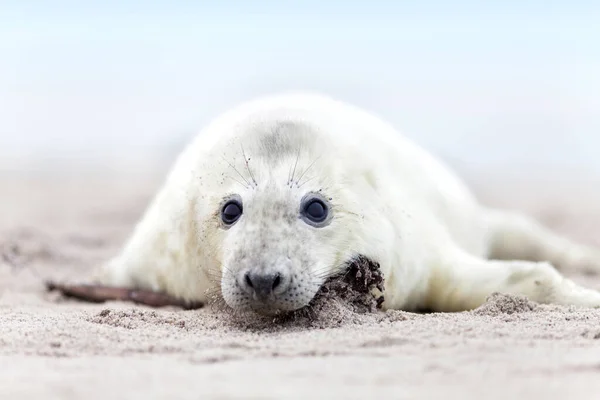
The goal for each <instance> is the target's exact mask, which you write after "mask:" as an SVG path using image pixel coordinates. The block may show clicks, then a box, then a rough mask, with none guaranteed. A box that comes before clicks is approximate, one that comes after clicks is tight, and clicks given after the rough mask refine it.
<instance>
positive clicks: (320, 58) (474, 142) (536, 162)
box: [0, 0, 600, 176]
mask: <svg viewBox="0 0 600 400" xmlns="http://www.w3.org/2000/svg"><path fill="white" fill-rule="evenodd" d="M598 21H600V3H597V2H596V3H594V2H591V1H588V2H585V1H573V2H570V3H569V2H558V1H545V2H542V1H521V2H517V1H505V2H497V3H495V4H483V3H481V2H475V1H456V2H453V3H452V4H448V3H446V2H443V1H441V0H437V1H420V2H416V1H405V2H396V3H393V2H390V1H372V2H369V3H368V4H367V3H366V2H357V1H346V2H342V1H340V0H336V1H330V2H327V3H320V2H317V1H316V0H309V1H304V2H302V3H301V4H300V3H294V4H292V3H283V2H274V1H262V2H251V1H247V2H243V1H223V2H219V3H216V2H212V3H211V2H207V1H198V2H192V1H173V2H169V3H167V2H152V1H147V2H142V1H132V0H129V1H128V0H125V1H121V2H116V1H114V0H109V1H104V2H101V3H100V2H95V3H94V2H88V3H87V4H84V3H83V2H75V1H45V2H44V1H13V0H11V1H3V2H0V51H1V52H2V54H3V56H2V62H0V88H1V90H0V113H1V115H0V160H3V162H0V168H5V166H6V165H10V164H13V163H14V164H15V165H16V164H18V163H20V162H22V163H27V162H31V161H32V160H33V161H39V160H53V161H56V162H59V161H60V162H61V163H63V164H66V165H69V164H73V165H75V164H81V163H86V162H92V163H93V162H97V163H103V162H108V160H113V159H121V160H126V159H128V158H136V159H140V160H144V159H152V158H155V157H159V158H161V157H167V158H168V157H172V156H173V155H174V154H176V152H177V151H178V150H179V149H180V148H181V147H182V146H183V145H185V143H187V141H188V140H190V139H191V137H192V136H193V135H194V134H195V133H196V132H197V131H198V130H199V129H200V128H202V126H203V125H204V124H206V123H207V122H208V121H209V120H210V119H212V118H213V117H215V116H216V115H217V114H218V113H220V112H223V111H225V110H226V109H228V108H230V107H233V106H235V105H237V104H238V103H240V102H241V101H244V100H248V99H251V98H253V97H255V96H259V95H262V94H267V93H275V92H283V91H293V90H302V91H306V90H308V91H317V92H321V93H324V94H327V95H330V96H333V97H335V98H338V99H340V100H344V101H347V102H350V103H353V104H356V105H358V106H361V107H364V108H366V109H368V110H370V111H371V112H373V113H375V114H377V115H379V116H381V117H382V118H384V119H386V120H387V121H389V122H391V123H392V124H393V125H394V126H395V127H396V128H397V129H398V130H399V131H400V132H402V133H403V134H405V135H407V136H409V137H410V138H412V139H413V140H415V141H416V142H417V143H419V144H420V145H422V146H423V147H425V148H427V149H428V150H430V151H432V152H435V153H436V154H438V155H440V156H441V157H443V158H445V159H447V160H449V161H450V162H451V163H453V165H460V166H461V168H463V169H467V170H479V169H510V168H513V169H515V170H519V169H521V168H528V169H531V170H532V171H533V170H540V171H548V173H553V172H550V171H551V170H552V169H558V170H560V169H565V170H577V171H581V172H585V173H587V174H590V175H595V176H600V157H597V155H596V153H597V151H596V150H597V149H600V78H599V74H598V71H600V46H599V45H598V40H599V39H600V23H598Z"/></svg>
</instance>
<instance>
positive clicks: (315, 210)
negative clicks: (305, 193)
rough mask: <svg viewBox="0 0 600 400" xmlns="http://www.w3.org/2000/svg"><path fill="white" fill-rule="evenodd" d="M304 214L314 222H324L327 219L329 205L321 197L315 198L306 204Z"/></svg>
mask: <svg viewBox="0 0 600 400" xmlns="http://www.w3.org/2000/svg"><path fill="white" fill-rule="evenodd" d="M304 216H305V217H306V218H307V219H309V220H310V221H312V222H316V223H319V222H323V221H325V219H327V206H326V205H325V203H323V202H322V201H321V200H319V199H313V200H310V201H308V202H307V203H306V205H305V206H304Z"/></svg>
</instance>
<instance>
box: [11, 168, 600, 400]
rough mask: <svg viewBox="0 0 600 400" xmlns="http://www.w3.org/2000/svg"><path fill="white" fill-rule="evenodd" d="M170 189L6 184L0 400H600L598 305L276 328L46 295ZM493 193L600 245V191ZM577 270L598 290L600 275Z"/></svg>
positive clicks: (76, 182)
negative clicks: (48, 282)
mask: <svg viewBox="0 0 600 400" xmlns="http://www.w3.org/2000/svg"><path fill="white" fill-rule="evenodd" d="M161 178H162V176H161V174H160V173H159V174H156V173H141V172H138V173H133V172H132V173H120V174H112V173H83V172H82V173H79V174H77V173H71V174H69V175H66V174H49V173H48V174H41V173H29V174H24V173H14V172H13V173H3V174H0V204H1V205H2V212H1V213H0V254H1V258H0V398H1V399H30V398H43V399H53V398H57V399H58V398H60V399H86V400H91V399H107V398H144V399H149V398H157V399H158V398H164V399H173V398H177V399H207V398H265V399H266V398H273V399H275V398H308V397H309V396H312V397H315V398H363V399H365V398H382V397H384V396H387V397H388V398H395V399H396V398H399V399H401V398H407V399H417V398H445V399H448V398H452V399H455V398H456V399H517V398H518V399H565V398H569V399H596V398H599V396H600V310H598V311H596V310H582V309H575V308H568V307H557V306H540V305H536V304H533V303H531V302H529V301H527V300H526V299H523V298H518V297H510V296H500V295H498V296H492V297H491V298H490V299H489V300H488V302H487V303H486V304H485V305H484V306H482V307H481V308H479V309H477V310H474V311H472V312H464V313H455V314H411V313H405V312H387V313H367V314H361V313H356V312H354V311H352V310H349V309H347V308H344V307H343V305H340V304H333V303H332V308H331V309H330V310H328V312H329V314H327V315H326V316H327V317H328V318H325V319H323V318H322V317H321V319H319V320H318V323H313V324H306V323H304V322H302V321H300V322H297V323H289V324H283V325H277V326H276V325H273V324H264V323H263V322H260V323H258V322H257V323H252V322H248V321H246V323H238V322H236V321H235V320H232V319H231V318H230V317H227V316H224V315H222V314H219V313H218V312H215V311H214V310H210V309H201V310H190V311H184V310H179V309H176V308H164V309H151V308H148V307H143V306H138V305H133V304H130V303H120V302H111V303H105V304H89V303H81V302H78V301H75V300H66V299H63V298H61V297H60V296H58V295H56V294H48V293H45V292H44V287H43V279H46V278H52V279H58V280H60V279H69V280H71V281H73V280H75V281H77V280H83V279H85V277H86V274H87V273H89V270H90V268H91V267H93V266H94V265H97V264H98V263H100V262H102V261H104V260H106V259H108V258H109V257H111V256H112V255H114V254H115V253H116V252H117V251H118V249H119V246H120V245H121V244H122V243H123V241H124V240H125V238H126V237H127V235H128V234H129V233H130V231H131V229H132V227H133V224H134V223H135V221H136V220H137V219H138V218H139V216H140V215H141V213H142V212H143V210H144V207H145V205H146V204H147V202H148V200H149V196H150V195H151V194H152V193H153V191H154V190H155V189H156V187H157V185H158V184H159V183H160V179H161ZM490 185H491V182H489V181H488V182H487V183H486V184H483V183H482V184H481V185H479V186H478V187H477V190H478V192H479V193H481V195H482V198H483V199H484V200H485V201H486V202H488V203H491V204H499V205H503V206H507V207H511V208H516V209H522V210H524V211H526V212H529V213H531V214H533V215H535V216H537V217H539V218H540V219H542V220H543V221H544V223H546V224H547V225H549V226H551V227H553V228H555V229H556V230H558V231H561V232H563V233H564V234H566V235H569V236H571V237H573V238H575V239H578V240H581V241H584V242H587V243H590V244H598V245H600V228H598V224H599V223H600V211H599V210H598V209H597V207H596V204H598V200H600V191H599V192H598V193H594V192H593V191H592V190H591V189H590V187H589V186H585V185H581V186H580V187H577V188H576V189H573V188H570V189H569V190H568V191H567V190H565V189H564V187H558V188H557V187H556V185H550V184H548V185H546V186H544V185H542V184H540V183H536V185H533V184H527V182H526V181H525V183H522V184H521V185H520V186H518V187H517V186H516V185H513V187H512V189H515V188H516V189H517V190H516V191H515V190H513V191H508V192H507V191H506V189H507V188H509V189H511V188H510V187H509V186H510V185H509V184H506V183H503V184H502V185H503V186H501V188H502V189H503V190H491V189H490ZM506 193H511V194H506ZM572 274H573V275H572V276H573V278H574V279H575V280H577V281H578V282H584V283H585V284H586V285H588V286H591V287H594V288H598V289H600V277H586V276H584V275H582V274H578V273H577V272H576V271H575V272H573V273H572Z"/></svg>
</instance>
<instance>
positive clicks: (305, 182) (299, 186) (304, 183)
mask: <svg viewBox="0 0 600 400" xmlns="http://www.w3.org/2000/svg"><path fill="white" fill-rule="evenodd" d="M315 178H316V176H313V177H312V178H309V179H307V180H305V181H304V182H302V185H298V183H296V185H298V186H297V187H298V188H301V187H302V186H304V185H306V184H307V183H308V182H310V181H312V180H313V179H315Z"/></svg>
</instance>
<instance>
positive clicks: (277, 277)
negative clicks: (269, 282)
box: [273, 274, 281, 290]
mask: <svg viewBox="0 0 600 400" xmlns="http://www.w3.org/2000/svg"><path fill="white" fill-rule="evenodd" d="M280 284H281V275H279V274H277V275H276V276H275V279H274V280H273V290H275V288H276V287H277V286H279V285H280Z"/></svg>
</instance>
